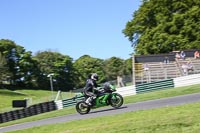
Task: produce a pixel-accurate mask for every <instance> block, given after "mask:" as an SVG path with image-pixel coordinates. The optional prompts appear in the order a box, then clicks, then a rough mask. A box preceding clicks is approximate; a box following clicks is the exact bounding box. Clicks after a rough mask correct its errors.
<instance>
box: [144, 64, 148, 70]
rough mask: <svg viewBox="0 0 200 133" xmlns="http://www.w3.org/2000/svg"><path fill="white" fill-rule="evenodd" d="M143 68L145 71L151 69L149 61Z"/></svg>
mask: <svg viewBox="0 0 200 133" xmlns="http://www.w3.org/2000/svg"><path fill="white" fill-rule="evenodd" d="M143 68H144V70H145V71H147V70H149V65H148V64H147V63H145V64H144V66H143Z"/></svg>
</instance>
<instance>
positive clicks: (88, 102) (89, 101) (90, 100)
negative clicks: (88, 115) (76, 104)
mask: <svg viewBox="0 0 200 133" xmlns="http://www.w3.org/2000/svg"><path fill="white" fill-rule="evenodd" d="M85 102H86V103H87V104H88V105H92V97H88V98H87V100H86V101H85Z"/></svg>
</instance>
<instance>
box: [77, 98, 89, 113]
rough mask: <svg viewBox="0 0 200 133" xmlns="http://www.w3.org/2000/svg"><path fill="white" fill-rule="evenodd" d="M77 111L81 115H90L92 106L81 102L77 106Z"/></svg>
mask: <svg viewBox="0 0 200 133" xmlns="http://www.w3.org/2000/svg"><path fill="white" fill-rule="evenodd" d="M76 111H77V112H78V113H79V114H81V115H84V114H88V113H89V112H90V106H89V105H88V104H87V103H86V102H85V101H80V102H78V103H77V104H76Z"/></svg>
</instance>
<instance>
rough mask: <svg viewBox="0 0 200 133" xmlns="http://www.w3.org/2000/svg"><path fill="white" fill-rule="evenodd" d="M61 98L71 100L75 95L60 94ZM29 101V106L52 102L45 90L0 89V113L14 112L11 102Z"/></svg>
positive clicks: (55, 93) (50, 95)
mask: <svg viewBox="0 0 200 133" xmlns="http://www.w3.org/2000/svg"><path fill="white" fill-rule="evenodd" d="M61 94H62V97H63V98H71V97H73V96H74V95H75V94H74V93H70V92H62V93H61ZM53 95H54V98H55V97H56V95H57V92H54V94H53ZM26 98H28V99H30V100H29V102H28V103H29V104H30V105H32V104H36V103H41V102H47V101H51V100H52V93H51V91H46V90H16V91H10V90H6V89H0V101H3V102H1V104H0V113H2V112H6V111H10V110H15V108H12V101H13V100H23V99H26Z"/></svg>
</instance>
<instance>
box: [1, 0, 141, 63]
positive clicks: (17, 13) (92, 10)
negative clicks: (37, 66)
mask: <svg viewBox="0 0 200 133" xmlns="http://www.w3.org/2000/svg"><path fill="white" fill-rule="evenodd" d="M0 3H1V8H0V39H9V40H12V41H14V42H15V43H16V44H17V45H20V46H23V47H24V48H25V49H26V51H31V52H32V53H33V55H34V54H35V53H36V52H37V51H46V50H51V51H54V52H59V53H61V54H63V55H68V56H70V57H71V58H73V59H74V60H76V59H78V58H80V57H81V56H83V55H89V56H91V57H94V58H100V59H108V58H111V57H119V58H122V59H128V58H130V57H131V55H130V54H131V53H132V52H133V48H132V47H131V42H130V41H129V40H128V38H126V37H125V36H124V34H123V33H122V30H123V29H124V28H125V26H126V23H127V22H128V21H130V20H131V19H132V18H133V17H132V15H133V13H134V11H135V10H137V9H138V8H139V6H140V5H141V2H140V0H1V1H0Z"/></svg>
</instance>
